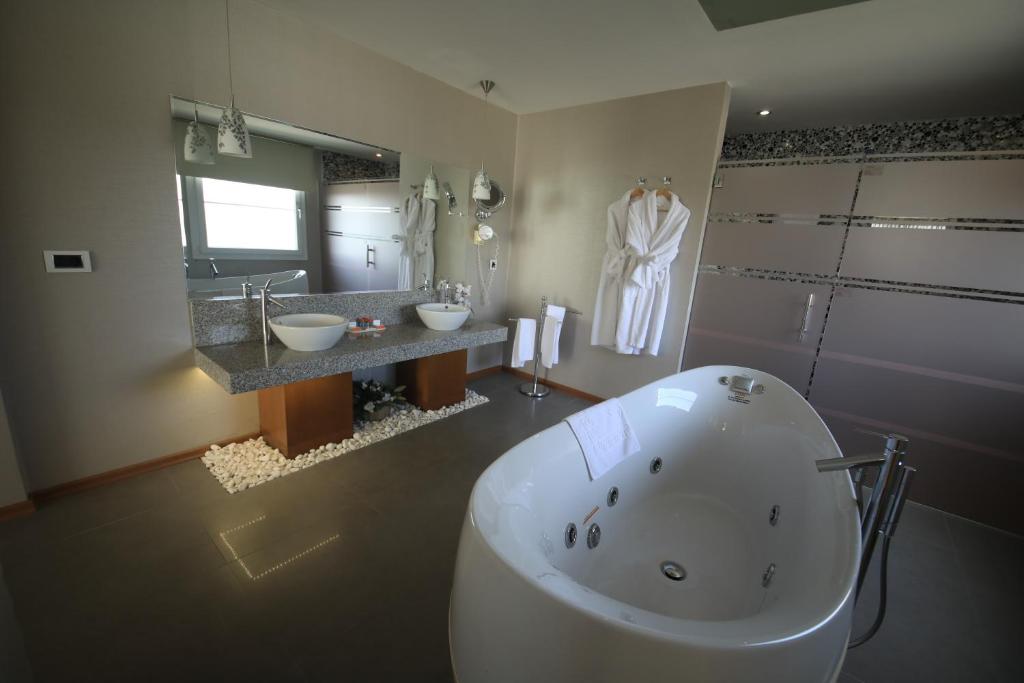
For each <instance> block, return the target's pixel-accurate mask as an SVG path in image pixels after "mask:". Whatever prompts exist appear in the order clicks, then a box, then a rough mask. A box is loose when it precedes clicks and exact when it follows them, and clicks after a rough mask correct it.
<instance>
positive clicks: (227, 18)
mask: <svg viewBox="0 0 1024 683" xmlns="http://www.w3.org/2000/svg"><path fill="white" fill-rule="evenodd" d="M229 2H230V0H224V23H225V25H226V26H227V33H228V91H230V93H231V106H232V107H233V106H235V80H234V75H233V74H232V73H231V72H232V68H231V6H230V5H229Z"/></svg>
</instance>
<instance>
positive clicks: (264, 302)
mask: <svg viewBox="0 0 1024 683" xmlns="http://www.w3.org/2000/svg"><path fill="white" fill-rule="evenodd" d="M275 284H277V283H275V282H274V281H273V280H267V284H265V285H263V286H262V287H260V321H261V324H260V329H261V330H263V346H270V318H269V317H268V316H267V308H268V306H269V305H270V304H273V305H275V306H277V307H278V308H284V307H285V306H284V304H282V303H281V302H280V301H278V300H277V299H275V298H274V297H272V296H271V295H270V288H271V287H273V286H274V285H275Z"/></svg>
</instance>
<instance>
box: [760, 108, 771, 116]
mask: <svg viewBox="0 0 1024 683" xmlns="http://www.w3.org/2000/svg"><path fill="white" fill-rule="evenodd" d="M771 113H772V110H771V109H762V110H761V111H759V112H757V115H758V116H768V115H769V114H771Z"/></svg>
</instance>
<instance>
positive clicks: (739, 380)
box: [729, 375, 754, 394]
mask: <svg viewBox="0 0 1024 683" xmlns="http://www.w3.org/2000/svg"><path fill="white" fill-rule="evenodd" d="M729 389H730V390H731V391H735V392H736V393H739V394H749V393H752V392H753V391H754V378H753V377H747V376H746V375H733V376H732V379H730V380H729Z"/></svg>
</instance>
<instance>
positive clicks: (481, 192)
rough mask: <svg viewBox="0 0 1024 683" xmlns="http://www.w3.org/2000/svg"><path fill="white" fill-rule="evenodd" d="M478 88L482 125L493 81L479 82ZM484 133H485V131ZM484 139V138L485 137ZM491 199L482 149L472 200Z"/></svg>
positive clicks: (485, 116)
mask: <svg viewBox="0 0 1024 683" xmlns="http://www.w3.org/2000/svg"><path fill="white" fill-rule="evenodd" d="M480 88H481V89H483V91H484V123H486V122H487V96H488V95H490V94H491V90H493V89H494V81H480ZM485 133H486V131H485ZM485 137H486V136H485ZM481 147H482V146H481ZM490 198H491V177H490V176H489V175H487V171H485V170H484V160H483V149H481V151H480V170H479V171H477V172H476V178H474V179H473V199H490Z"/></svg>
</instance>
